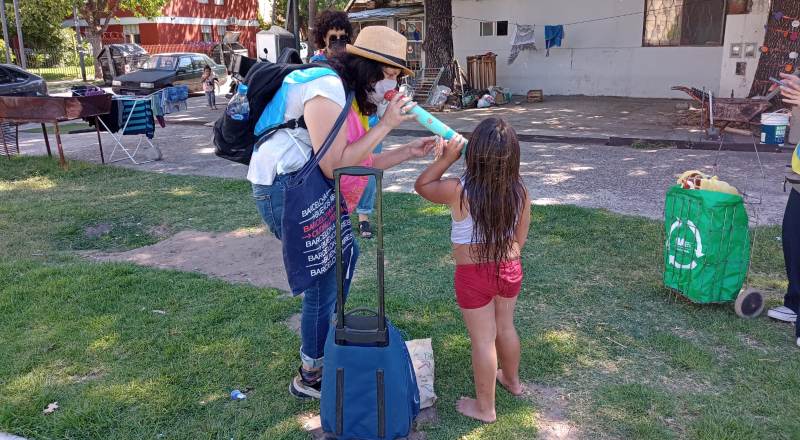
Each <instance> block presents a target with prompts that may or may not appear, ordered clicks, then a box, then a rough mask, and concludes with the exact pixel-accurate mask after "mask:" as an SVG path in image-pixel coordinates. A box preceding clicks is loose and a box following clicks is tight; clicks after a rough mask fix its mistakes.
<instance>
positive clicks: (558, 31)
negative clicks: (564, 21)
mask: <svg viewBox="0 0 800 440" xmlns="http://www.w3.org/2000/svg"><path fill="white" fill-rule="evenodd" d="M563 39H564V26H563V25H560V24H559V25H548V26H545V27H544V47H545V49H547V52H546V53H545V56H548V57H549V56H550V48H551V47H561V40H563Z"/></svg>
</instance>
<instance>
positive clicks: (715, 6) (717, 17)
mask: <svg viewBox="0 0 800 440" xmlns="http://www.w3.org/2000/svg"><path fill="white" fill-rule="evenodd" d="M725 8H726V1H725V0H704V1H692V0H645V16H644V38H643V41H642V43H643V45H644V46H722V43H723V41H724V36H725Z"/></svg>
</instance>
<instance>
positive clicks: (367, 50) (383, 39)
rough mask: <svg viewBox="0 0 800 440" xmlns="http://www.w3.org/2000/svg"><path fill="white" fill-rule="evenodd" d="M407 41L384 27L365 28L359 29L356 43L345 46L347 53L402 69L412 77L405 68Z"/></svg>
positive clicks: (411, 73)
mask: <svg viewBox="0 0 800 440" xmlns="http://www.w3.org/2000/svg"><path fill="white" fill-rule="evenodd" d="M407 47H408V40H407V39H406V37H404V36H403V35H402V34H400V33H399V32H395V31H393V30H392V29H390V28H388V27H386V26H367V27H365V28H364V29H361V32H359V34H358V37H357V38H356V42H355V43H354V44H348V45H347V53H349V54H353V55H357V56H360V57H363V58H367V59H370V60H374V61H377V62H379V63H381V64H386V65H387V66H391V67H397V68H398V69H402V70H403V71H404V72H405V73H406V74H407V75H413V74H414V72H412V71H411V70H410V69H409V68H408V67H406V48H407Z"/></svg>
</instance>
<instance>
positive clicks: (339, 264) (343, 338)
mask: <svg viewBox="0 0 800 440" xmlns="http://www.w3.org/2000/svg"><path fill="white" fill-rule="evenodd" d="M342 176H366V177H369V176H372V177H375V193H376V196H377V197H376V204H375V220H376V221H375V223H376V224H377V226H378V227H377V231H376V232H377V236H378V237H377V252H376V253H377V255H378V261H377V265H378V266H377V271H378V311H377V312H376V311H375V310H373V309H369V308H365V307H360V308H356V309H353V310H352V311H350V312H349V313H347V314H345V312H344V306H345V299H344V262H343V260H342V258H343V256H342V199H341V194H342V192H341V190H340V183H341V180H342ZM333 178H334V180H335V185H336V186H335V189H336V286H337V298H336V330H335V331H336V337H335V339H336V342H337V343H338V344H369V345H371V344H375V345H379V346H386V345H388V344H389V334H388V332H387V330H386V310H385V304H384V290H383V279H384V275H383V209H382V208H383V192H382V188H383V170H379V169H377V168H369V167H360V166H357V167H345V168H338V169H336V170H334V171H333ZM353 246H355V243H353Z"/></svg>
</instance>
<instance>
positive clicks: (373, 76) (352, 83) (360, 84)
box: [328, 53, 383, 116]
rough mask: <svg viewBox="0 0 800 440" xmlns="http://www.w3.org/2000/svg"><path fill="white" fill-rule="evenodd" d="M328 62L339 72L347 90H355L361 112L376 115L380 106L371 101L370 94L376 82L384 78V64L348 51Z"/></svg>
mask: <svg viewBox="0 0 800 440" xmlns="http://www.w3.org/2000/svg"><path fill="white" fill-rule="evenodd" d="M328 64H329V65H330V66H331V67H332V68H333V70H335V71H336V73H338V74H339V77H340V78H341V79H342V83H343V84H344V88H345V90H347V91H353V92H355V101H356V103H357V104H358V109H359V110H360V111H361V114H363V115H366V116H372V115H374V114H375V113H376V112H377V111H378V106H377V105H375V104H373V103H371V102H370V101H369V94H370V93H371V92H374V91H375V83H377V82H378V81H380V80H382V79H383V64H381V63H379V62H377V61H373V60H369V59H367V58H363V57H360V56H356V55H351V54H348V53H344V54H341V55H337V56H335V57H333V58H330V59H329V60H328Z"/></svg>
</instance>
